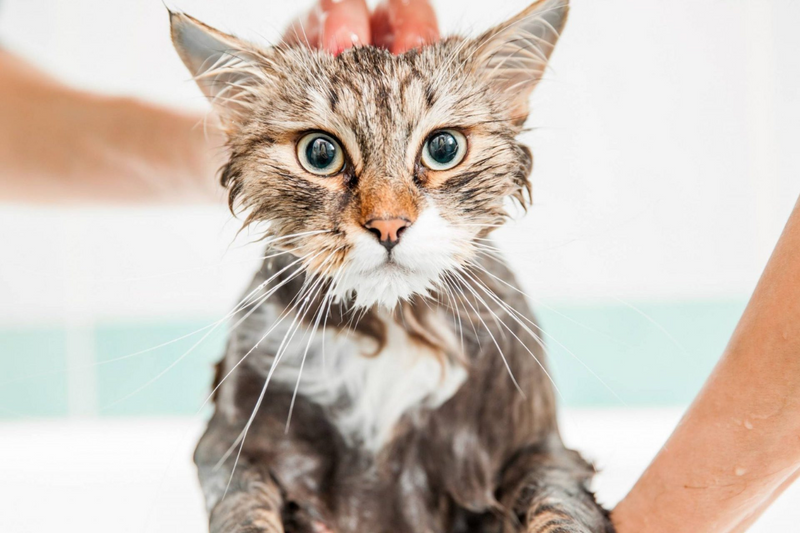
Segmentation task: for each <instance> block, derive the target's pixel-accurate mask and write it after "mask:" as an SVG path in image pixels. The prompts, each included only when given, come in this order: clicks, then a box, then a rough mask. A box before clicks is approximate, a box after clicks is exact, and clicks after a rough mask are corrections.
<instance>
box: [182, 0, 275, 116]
mask: <svg viewBox="0 0 800 533" xmlns="http://www.w3.org/2000/svg"><path fill="white" fill-rule="evenodd" d="M169 19H170V26H171V33H172V43H173V45H174V46H175V50H177V51H178V55H179V56H180V57H181V59H182V60H183V63H184V64H185V65H186V68H188V69H189V72H191V74H192V76H193V77H194V80H195V81H196V82H197V85H198V86H199V87H200V90H202V91H203V93H204V94H205V95H206V96H207V97H208V99H209V100H210V101H211V103H212V104H214V105H215V107H217V108H218V109H219V110H220V111H221V112H222V114H223V116H225V117H227V118H229V119H235V118H236V117H237V116H240V114H241V113H242V112H243V111H244V110H246V109H247V107H248V103H249V102H250V101H252V98H253V96H254V93H253V92H252V89H253V88H254V87H255V86H257V85H258V84H259V82H261V83H263V81H264V78H265V73H264V69H263V68H262V66H261V65H260V61H259V59H260V57H261V56H262V55H263V54H262V52H261V51H260V50H259V49H258V48H256V47H255V46H254V45H252V44H250V43H247V42H245V41H242V40H240V39H237V38H236V37H234V36H232V35H228V34H226V33H222V32H221V31H218V30H215V29H214V28H212V27H210V26H207V25H205V24H203V23H202V22H200V21H199V20H197V19H194V18H192V17H190V16H189V15H185V14H183V13H174V12H172V11H170V12H169Z"/></svg>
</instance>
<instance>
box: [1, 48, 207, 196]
mask: <svg viewBox="0 0 800 533" xmlns="http://www.w3.org/2000/svg"><path fill="white" fill-rule="evenodd" d="M200 123H201V119H200V118H199V117H195V116H191V115H188V114H183V113H179V112H174V111H172V110H169V109H165V108H160V107H158V106H155V105H152V104H148V103H145V102H139V101H137V100H134V99H130V98H118V97H108V96H102V95H96V94H91V93H86V92H81V91H77V90H74V89H71V88H69V87H66V86H64V85H62V84H60V83H58V82H57V81H55V80H53V79H51V78H49V77H48V76H46V75H45V74H43V73H41V72H39V71H37V70H35V69H33V68H32V67H30V66H29V65H28V64H27V63H25V62H24V61H22V60H20V59H19V58H17V57H15V56H13V55H11V54H9V53H7V52H2V51H0V200H6V201H24V202H36V203H54V202H59V203H64V202H92V201H115V202H141V201H147V202H153V201H168V202H173V201H192V200H208V199H210V198H213V197H214V190H215V186H214V178H213V176H214V172H215V170H216V167H217V166H218V164H219V162H218V161H217V156H218V155H219V154H218V152H219V147H220V146H221V140H220V138H219V136H218V134H216V133H215V132H214V129H213V128H211V130H210V132H211V133H210V136H209V137H208V138H206V136H205V134H206V132H204V130H203V127H202V124H200Z"/></svg>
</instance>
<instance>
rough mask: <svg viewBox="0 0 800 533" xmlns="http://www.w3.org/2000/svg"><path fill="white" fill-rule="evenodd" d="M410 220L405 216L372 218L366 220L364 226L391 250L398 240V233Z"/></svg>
mask: <svg viewBox="0 0 800 533" xmlns="http://www.w3.org/2000/svg"><path fill="white" fill-rule="evenodd" d="M410 225H411V222H409V221H408V220H406V219H405V218H373V219H371V220H368V221H367V223H366V224H364V227H365V228H367V229H368V230H369V231H370V232H371V233H373V234H374V235H375V236H376V237H377V238H378V241H379V242H380V243H381V245H382V246H383V247H384V248H386V250H387V251H389V252H391V251H392V248H394V247H395V246H396V245H397V243H398V242H400V235H401V234H402V233H403V231H405V229H406V228H407V227H409V226H410Z"/></svg>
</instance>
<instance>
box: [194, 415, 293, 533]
mask: <svg viewBox="0 0 800 533" xmlns="http://www.w3.org/2000/svg"><path fill="white" fill-rule="evenodd" d="M239 431H240V428H239V427H238V426H231V425H229V424H227V422H226V419H225V417H223V416H221V415H219V414H217V415H215V416H214V417H213V418H212V419H211V422H210V423H209V425H208V428H207V429H206V432H205V434H204V435H203V437H202V438H201V439H200V442H199V444H198V445H197V450H196V451H195V455H194V460H195V464H196V465H197V470H198V474H199V476H200V484H201V485H202V487H203V492H204V493H205V497H206V503H207V505H208V508H209V532H210V533H284V527H283V520H282V512H283V507H284V502H283V496H282V493H281V490H280V487H279V486H278V484H277V483H276V482H275V480H273V479H272V477H271V476H270V474H269V472H268V469H267V468H265V467H264V466H263V465H261V464H259V463H258V462H256V461H251V460H250V459H251V458H250V457H249V456H248V455H247V454H245V453H242V455H241V456H239V457H238V460H237V454H236V453H234V454H230V455H231V456H230V457H228V459H227V460H226V461H225V462H224V464H221V465H220V464H218V462H219V459H220V457H223V456H225V455H226V452H227V450H228V448H229V447H230V446H231V440H230V435H237V434H238V433H239Z"/></svg>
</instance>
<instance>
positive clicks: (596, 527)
mask: <svg viewBox="0 0 800 533" xmlns="http://www.w3.org/2000/svg"><path fill="white" fill-rule="evenodd" d="M592 514H594V513H592ZM597 514H598V515H599V514H600V513H597ZM527 524H528V525H527V527H526V528H525V529H524V532H525V533H614V527H613V526H612V525H611V522H610V521H609V520H608V518H607V517H605V516H592V517H588V516H587V517H584V518H583V519H578V518H575V517H573V516H571V515H570V514H568V513H566V512H564V511H562V510H561V509H542V510H540V511H539V512H537V513H536V514H533V515H529V516H528V521H527ZM588 524H591V525H588Z"/></svg>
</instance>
